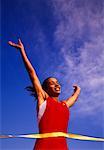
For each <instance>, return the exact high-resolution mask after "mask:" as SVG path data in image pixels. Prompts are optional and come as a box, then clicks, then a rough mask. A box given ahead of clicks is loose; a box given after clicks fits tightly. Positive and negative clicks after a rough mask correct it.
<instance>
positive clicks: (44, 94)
mask: <svg viewBox="0 0 104 150" xmlns="http://www.w3.org/2000/svg"><path fill="white" fill-rule="evenodd" d="M8 44H9V45H10V46H12V47H14V48H16V49H17V50H18V51H20V54H21V56H22V59H23V62H24V65H25V68H26V70H27V72H28V74H29V77H30V80H31V82H32V84H33V87H34V89H35V92H36V94H37V100H38V107H39V106H40V105H41V104H42V103H43V102H44V101H45V100H46V99H47V98H48V97H49V96H51V97H52V98H53V99H54V100H56V101H59V95H60V93H61V85H60V84H59V83H58V81H57V79H56V78H49V79H48V88H47V91H44V90H43V89H42V86H41V83H40V81H39V78H38V76H37V74H36V71H35V69H34V68H33V66H32V64H31V62H30V61H29V59H28V57H27V55H26V51H25V49H24V45H23V43H22V41H21V40H20V39H19V40H18V43H17V44H16V43H14V42H11V41H9V42H8ZM73 88H74V92H73V94H72V96H70V97H68V98H67V99H66V100H64V102H65V103H66V105H67V106H68V107H71V106H72V105H73V104H74V103H75V102H76V100H77V98H78V96H79V94H80V87H79V86H78V85H76V84H75V85H73Z"/></svg>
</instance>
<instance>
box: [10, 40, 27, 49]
mask: <svg viewBox="0 0 104 150" xmlns="http://www.w3.org/2000/svg"><path fill="white" fill-rule="evenodd" d="M8 44H9V45H10V46H13V47H15V48H17V49H24V46H23V43H22V42H21V40H20V39H18V44H16V43H13V42H12V41H9V42H8Z"/></svg>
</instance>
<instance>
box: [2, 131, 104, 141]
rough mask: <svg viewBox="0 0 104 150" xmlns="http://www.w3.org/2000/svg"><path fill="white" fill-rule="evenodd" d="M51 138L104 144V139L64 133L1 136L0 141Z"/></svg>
mask: <svg viewBox="0 0 104 150" xmlns="http://www.w3.org/2000/svg"><path fill="white" fill-rule="evenodd" d="M50 137H66V138H70V139H76V140H84V141H99V142H104V138H99V137H90V136H84V135H78V134H71V133H64V132H52V133H42V134H25V135H0V139H4V138H32V139H35V138H36V139H38V138H41V139H42V138H50Z"/></svg>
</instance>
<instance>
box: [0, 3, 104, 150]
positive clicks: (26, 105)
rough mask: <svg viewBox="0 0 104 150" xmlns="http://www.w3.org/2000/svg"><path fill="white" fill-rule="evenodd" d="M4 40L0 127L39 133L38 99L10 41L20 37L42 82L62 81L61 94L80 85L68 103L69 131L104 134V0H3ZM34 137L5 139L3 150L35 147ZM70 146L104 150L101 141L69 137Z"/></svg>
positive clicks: (13, 131) (9, 131) (7, 130)
mask: <svg viewBox="0 0 104 150" xmlns="http://www.w3.org/2000/svg"><path fill="white" fill-rule="evenodd" d="M1 4H2V5H1V6H2V23H1V25H2V30H1V33H2V43H1V44H2V45H1V131H0V132H1V133H0V134H28V133H38V127H37V118H36V110H35V109H36V101H34V98H33V97H31V96H29V93H28V92H27V91H26V90H25V87H26V86H28V85H30V84H31V82H30V80H29V77H28V74H27V72H26V70H25V68H24V65H23V62H22V59H21V56H20V53H19V51H17V50H16V49H14V48H12V47H10V46H9V45H8V44H7V42H8V41H9V40H12V41H14V42H17V40H18V38H21V39H22V41H23V43H24V45H25V49H26V52H27V55H28V57H29V59H30V60H31V62H32V64H33V66H34V68H35V69H36V71H37V74H38V76H39V79H40V81H41V82H42V81H43V80H44V79H45V78H46V77H48V76H54V77H57V78H58V79H59V81H60V83H61V84H62V94H61V95H60V99H65V98H67V97H68V96H70V95H71V94H72V92H73V88H72V85H73V84H74V83H77V84H78V85H80V87H81V89H82V91H81V95H80V97H79V99H78V101H77V102H76V104H75V105H74V106H73V107H72V108H71V109H70V111H71V116H70V122H69V128H68V131H69V132H70V133H76V134H83V135H89V136H95V137H104V127H103V122H104V110H103V108H104V102H103V100H104V92H103V91H104V30H103V27H104V10H103V6H104V2H103V0H99V1H98V0H91V1H88V0H60V1H59V0H50V1H48V0H35V1H33V0H30V1H27V0H21V1H20V0H19V1H18V0H10V1H7V0H3V1H2V3H1ZM34 142H35V140H33V139H3V140H1V146H2V147H1V148H2V149H3V150H31V149H32V148H33V146H34ZM68 145H69V148H70V150H103V149H104V144H103V143H101V142H90V141H89V142H88V141H78V140H71V139H68Z"/></svg>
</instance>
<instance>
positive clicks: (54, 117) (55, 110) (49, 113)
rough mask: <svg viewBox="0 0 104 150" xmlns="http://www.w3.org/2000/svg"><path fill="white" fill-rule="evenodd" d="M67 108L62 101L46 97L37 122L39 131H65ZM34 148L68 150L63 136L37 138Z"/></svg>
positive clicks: (39, 149)
mask: <svg viewBox="0 0 104 150" xmlns="http://www.w3.org/2000/svg"><path fill="white" fill-rule="evenodd" d="M68 120H69V110H68V107H67V106H66V104H65V103H64V102H58V101H55V100H54V99H53V98H51V97H48V98H47V105H46V109H45V112H44V114H43V116H42V118H41V120H40V122H39V133H50V132H67V127H68ZM34 150H68V147H67V143H66V139H65V138H64V137H53V138H45V139H38V140H37V141H36V143H35V146H34Z"/></svg>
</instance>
